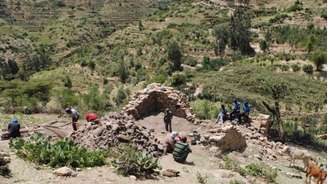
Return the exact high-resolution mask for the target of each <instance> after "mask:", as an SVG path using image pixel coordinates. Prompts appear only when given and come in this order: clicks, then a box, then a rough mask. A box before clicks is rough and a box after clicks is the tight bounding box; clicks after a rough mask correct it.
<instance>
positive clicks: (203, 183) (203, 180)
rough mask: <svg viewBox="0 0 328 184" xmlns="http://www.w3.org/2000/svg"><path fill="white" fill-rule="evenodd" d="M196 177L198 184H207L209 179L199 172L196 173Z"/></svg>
mask: <svg viewBox="0 0 328 184" xmlns="http://www.w3.org/2000/svg"><path fill="white" fill-rule="evenodd" d="M196 177H197V181H198V183H200V184H207V179H208V176H206V175H205V176H203V175H202V174H201V173H199V172H197V173H196Z"/></svg>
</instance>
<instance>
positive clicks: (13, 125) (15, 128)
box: [8, 118, 21, 138]
mask: <svg viewBox="0 0 328 184" xmlns="http://www.w3.org/2000/svg"><path fill="white" fill-rule="evenodd" d="M8 132H9V136H10V138H16V137H20V136H21V135H20V124H19V122H18V120H17V118H13V119H12V120H11V121H10V123H9V124H8Z"/></svg>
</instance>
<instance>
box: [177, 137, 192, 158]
mask: <svg viewBox="0 0 328 184" xmlns="http://www.w3.org/2000/svg"><path fill="white" fill-rule="evenodd" d="M189 153H191V149H190V146H189V144H188V143H187V137H186V136H184V135H182V136H181V141H179V142H177V143H176V144H175V145H174V149H173V159H174V160H175V161H176V162H179V163H185V162H186V160H187V157H188V155H189Z"/></svg>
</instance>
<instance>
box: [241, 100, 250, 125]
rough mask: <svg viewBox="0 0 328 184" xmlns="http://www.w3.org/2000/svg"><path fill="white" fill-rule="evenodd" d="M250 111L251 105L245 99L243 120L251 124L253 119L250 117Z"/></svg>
mask: <svg viewBox="0 0 328 184" xmlns="http://www.w3.org/2000/svg"><path fill="white" fill-rule="evenodd" d="M250 112H251V106H250V104H249V103H248V102H247V101H245V102H244V104H243V113H242V117H243V121H244V123H246V125H250V123H251V119H250V117H249V113H250Z"/></svg>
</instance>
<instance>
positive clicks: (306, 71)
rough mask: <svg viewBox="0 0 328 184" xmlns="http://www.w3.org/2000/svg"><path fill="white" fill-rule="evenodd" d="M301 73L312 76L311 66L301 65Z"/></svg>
mask: <svg viewBox="0 0 328 184" xmlns="http://www.w3.org/2000/svg"><path fill="white" fill-rule="evenodd" d="M303 71H304V72H305V73H307V74H309V75H311V74H313V66H312V65H310V64H307V65H303Z"/></svg>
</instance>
